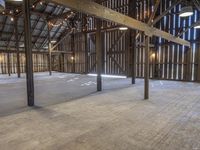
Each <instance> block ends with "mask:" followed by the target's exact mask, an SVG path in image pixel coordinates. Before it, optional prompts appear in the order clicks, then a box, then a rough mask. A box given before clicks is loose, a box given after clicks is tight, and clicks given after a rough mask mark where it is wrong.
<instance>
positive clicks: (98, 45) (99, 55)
mask: <svg viewBox="0 0 200 150" xmlns="http://www.w3.org/2000/svg"><path fill="white" fill-rule="evenodd" d="M96 61H97V91H102V77H101V74H102V43H101V20H100V19H97V32H96Z"/></svg>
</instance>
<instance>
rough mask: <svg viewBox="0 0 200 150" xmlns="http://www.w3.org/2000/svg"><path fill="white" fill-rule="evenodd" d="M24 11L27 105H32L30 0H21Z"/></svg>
mask: <svg viewBox="0 0 200 150" xmlns="http://www.w3.org/2000/svg"><path fill="white" fill-rule="evenodd" d="M23 11H24V36H25V37H24V45H25V51H26V83H27V98H28V106H34V79H33V58H32V40H31V20H30V0H25V1H23Z"/></svg>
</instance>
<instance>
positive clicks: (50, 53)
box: [47, 22, 52, 76]
mask: <svg viewBox="0 0 200 150" xmlns="http://www.w3.org/2000/svg"><path fill="white" fill-rule="evenodd" d="M47 28H48V52H49V54H48V56H49V57H48V62H49V65H48V66H49V75H50V76H51V75H52V50H51V31H50V24H49V23H48V22H47Z"/></svg>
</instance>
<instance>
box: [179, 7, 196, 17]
mask: <svg viewBox="0 0 200 150" xmlns="http://www.w3.org/2000/svg"><path fill="white" fill-rule="evenodd" d="M193 14H194V12H193V8H192V6H185V7H182V9H181V11H180V13H179V16H180V17H189V16H192V15H193Z"/></svg>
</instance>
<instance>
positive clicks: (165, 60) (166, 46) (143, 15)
mask: <svg viewBox="0 0 200 150" xmlns="http://www.w3.org/2000/svg"><path fill="white" fill-rule="evenodd" d="M171 3H172V2H171V1H169V0H162V1H161V4H160V8H159V10H158V14H162V12H163V11H165V10H166V9H167V8H168V7H169V6H170V5H171ZM151 6H152V4H151V1H150V0H142V1H140V2H138V20H141V21H143V22H147V20H148V18H149V15H150V14H151V13H152V11H151V9H150V8H151ZM180 9H181V5H178V6H176V7H175V8H174V9H172V11H170V12H169V15H167V16H165V17H163V19H162V20H161V21H160V22H158V23H157V24H156V27H157V28H160V29H161V30H164V31H166V32H169V33H171V34H173V35H178V34H179V32H181V31H182V30H184V29H186V27H188V26H190V25H191V23H193V22H196V21H197V19H198V18H199V12H197V10H195V15H193V16H192V17H189V18H180V17H179V16H178V13H177V12H179V11H180ZM199 33H200V32H199V30H196V29H194V28H192V29H190V30H189V31H188V32H186V33H185V34H183V36H181V38H183V39H186V40H189V41H191V42H192V49H191V51H190V49H188V48H187V47H184V46H182V45H177V44H173V43H169V42H168V41H166V40H163V39H160V38H153V39H152V40H153V41H156V43H157V44H156V45H155V48H153V49H151V55H150V60H151V61H150V77H151V78H155V79H164V80H180V81H200V78H199V75H200V61H199V60H200V57H199V56H200V55H199V53H200V47H199V44H198V43H197V41H198V40H199ZM139 42H141V43H142V42H144V37H143V35H141V36H140V38H139ZM137 56H138V57H137V77H144V48H142V47H139V48H138V49H137Z"/></svg>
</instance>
